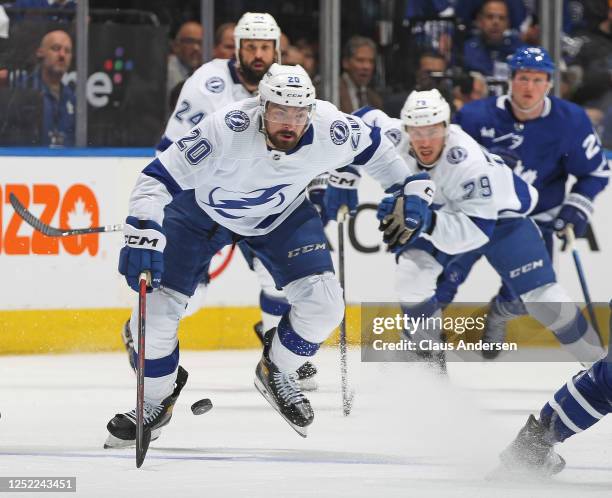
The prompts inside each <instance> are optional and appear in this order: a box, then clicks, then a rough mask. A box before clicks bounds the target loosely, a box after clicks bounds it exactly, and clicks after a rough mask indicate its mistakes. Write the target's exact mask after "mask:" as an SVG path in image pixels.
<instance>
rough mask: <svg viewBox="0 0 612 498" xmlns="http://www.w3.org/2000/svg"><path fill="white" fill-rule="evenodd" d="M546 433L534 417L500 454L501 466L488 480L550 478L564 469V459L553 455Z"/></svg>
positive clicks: (551, 445) (530, 417)
mask: <svg viewBox="0 0 612 498" xmlns="http://www.w3.org/2000/svg"><path fill="white" fill-rule="evenodd" d="M553 444H554V442H552V441H551V440H550V437H549V436H548V430H547V429H546V427H544V426H543V425H542V424H541V423H540V421H539V420H537V419H536V418H535V417H534V416H533V415H529V418H528V419H527V423H526V424H525V426H524V427H523V428H522V429H521V430H520V431H519V433H518V435H517V436H516V439H515V440H514V441H512V443H511V444H510V446H508V447H507V448H506V449H505V450H504V451H502V453H501V454H500V455H499V459H500V460H501V465H500V467H499V468H498V469H496V470H495V471H494V472H493V473H492V474H491V475H490V476H489V478H497V479H504V478H505V479H512V478H513V477H514V478H516V477H519V478H520V477H524V476H525V475H530V476H533V477H550V476H552V475H554V474H558V473H559V472H561V471H562V470H563V468H564V467H565V460H564V459H563V457H562V456H561V455H558V454H557V453H555V451H554V449H553Z"/></svg>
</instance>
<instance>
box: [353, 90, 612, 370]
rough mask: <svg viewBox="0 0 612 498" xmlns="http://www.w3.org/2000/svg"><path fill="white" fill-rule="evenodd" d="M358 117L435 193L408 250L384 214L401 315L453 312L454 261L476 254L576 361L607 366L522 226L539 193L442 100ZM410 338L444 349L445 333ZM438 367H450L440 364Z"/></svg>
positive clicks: (415, 97) (427, 97)
mask: <svg viewBox="0 0 612 498" xmlns="http://www.w3.org/2000/svg"><path fill="white" fill-rule="evenodd" d="M360 114H361V115H362V116H363V119H364V120H365V121H366V123H368V124H377V125H378V126H382V127H383V130H384V132H385V134H386V136H387V137H389V138H390V139H391V140H392V141H394V142H395V143H396V144H397V146H398V148H399V149H400V154H401V155H402V157H403V158H404V159H405V161H406V162H407V164H408V165H409V167H410V168H411V170H412V171H413V172H418V171H427V172H428V173H429V174H430V175H431V179H432V180H433V181H434V182H435V183H436V187H437V190H436V195H435V197H434V203H433V206H434V207H435V209H434V210H433V211H432V213H431V216H429V217H426V222H425V223H424V225H421V226H415V227H414V232H412V233H411V234H410V237H409V239H408V241H407V242H406V241H405V240H399V238H398V234H397V233H395V231H394V230H395V218H396V216H395V210H397V208H398V201H396V200H395V199H394V198H386V199H384V200H383V202H382V203H381V205H380V207H379V219H382V222H381V229H383V230H384V231H385V240H386V241H387V242H388V243H389V247H390V248H391V249H392V250H393V251H394V252H395V253H396V254H398V267H397V280H396V287H397V292H398V294H399V298H400V301H401V303H402V308H403V310H404V312H405V313H406V314H408V315H413V316H415V317H418V316H425V317H427V316H433V315H439V314H440V312H441V311H440V309H441V304H448V303H438V301H437V299H436V296H435V291H436V281H437V279H438V276H439V275H440V274H441V272H442V271H443V269H444V267H445V265H447V264H448V263H449V262H450V261H451V260H452V259H453V257H454V256H455V255H457V254H461V253H465V252H468V251H473V250H479V251H481V252H482V254H484V255H485V256H486V257H487V259H488V260H489V262H490V263H491V265H492V266H493V267H494V268H495V270H496V271H497V272H498V274H499V275H500V277H501V278H502V279H503V281H504V282H506V283H507V284H508V285H509V286H511V287H512V288H513V289H514V290H515V291H516V292H517V294H518V295H520V296H521V298H522V300H523V302H524V303H525V305H526V307H527V309H528V311H529V313H530V314H531V315H532V316H533V317H534V318H536V319H537V320H538V321H540V322H541V323H542V324H544V325H545V326H546V327H548V328H549V329H550V330H551V331H553V333H554V334H555V335H556V337H557V339H558V340H559V341H560V342H561V343H562V345H563V346H564V347H565V348H566V349H567V350H569V351H570V352H571V353H572V354H573V355H574V356H575V357H576V358H577V359H578V360H579V361H582V362H585V363H593V362H595V361H597V360H598V359H599V358H601V357H602V355H603V354H604V350H603V348H602V347H601V344H600V342H599V339H598V337H597V334H596V333H595V331H594V330H593V329H592V327H591V326H590V324H588V323H587V322H586V320H585V319H584V317H583V316H582V315H581V314H580V310H579V309H578V307H577V306H576V305H574V304H573V303H571V299H570V298H569V296H568V295H567V293H566V292H565V290H564V289H563V288H562V287H561V286H560V285H559V284H558V283H557V282H556V277H555V273H554V270H553V267H552V263H551V260H550V257H549V255H548V253H547V251H546V248H545V245H544V242H543V240H542V238H541V235H540V232H539V231H538V229H537V228H536V226H535V224H534V223H533V221H531V220H530V219H527V218H525V216H526V215H527V214H529V212H530V211H531V210H532V209H533V208H534V207H535V205H536V203H537V200H538V194H537V191H536V189H535V188H534V187H532V186H531V185H529V184H527V183H526V182H525V181H523V180H521V179H520V178H519V177H518V176H516V175H514V174H513V173H512V171H511V170H510V168H509V167H508V166H506V165H505V164H504V163H503V161H502V160H501V158H499V156H496V155H494V154H490V153H488V152H487V151H486V150H485V149H484V148H482V147H481V146H480V145H479V144H478V143H477V142H476V141H475V140H474V139H473V138H471V137H470V136H469V135H468V134H467V133H465V132H464V131H463V130H462V129H461V128H460V127H459V126H457V125H451V124H450V108H449V105H448V103H447V102H446V101H445V100H444V98H443V97H442V95H441V94H440V93H439V92H438V91H437V90H429V91H423V92H412V93H411V94H410V95H409V97H408V99H407V100H406V103H405V105H404V107H403V109H402V111H401V121H400V120H390V118H388V117H387V116H386V115H384V113H382V112H381V111H376V112H370V113H367V114H369V116H368V115H366V113H365V112H361V113H360V112H358V113H357V115H360ZM385 121H386V124H385ZM400 201H401V199H400ZM523 269H525V270H523ZM409 332H410V333H413V334H415V336H416V338H417V339H418V337H419V335H423V336H424V338H426V339H430V340H432V341H434V342H437V343H441V342H442V340H443V338H442V336H441V331H433V333H431V331H430V333H428V332H426V331H424V330H416V331H409ZM440 349H441V350H443V348H440ZM425 353H426V352H425ZM436 359H437V360H439V361H441V362H442V366H443V354H439V355H437V358H436Z"/></svg>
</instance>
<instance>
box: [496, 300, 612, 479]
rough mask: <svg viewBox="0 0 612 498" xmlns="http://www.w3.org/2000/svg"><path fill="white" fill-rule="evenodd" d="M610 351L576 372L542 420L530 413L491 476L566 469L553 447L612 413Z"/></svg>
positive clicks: (543, 473)
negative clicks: (605, 355) (592, 363)
mask: <svg viewBox="0 0 612 498" xmlns="http://www.w3.org/2000/svg"><path fill="white" fill-rule="evenodd" d="M611 304H612V303H611ZM611 329H612V327H611ZM610 332H611V336H612V330H610ZM611 353H612V350H610V349H609V350H608V355H607V357H606V358H603V359H601V360H599V361H598V362H597V363H595V364H594V365H593V366H591V367H590V368H589V369H588V370H583V371H581V372H579V373H577V374H576V375H574V377H572V378H571V379H570V380H569V381H568V382H567V383H566V384H565V385H564V386H563V387H561V388H560V389H559V390H558V391H557V392H556V393H555V394H554V396H553V397H552V399H551V400H550V401H549V402H548V403H546V404H545V405H544V406H543V407H542V409H541V410H540V417H539V419H536V418H535V417H534V416H533V415H530V416H529V418H528V419H527V422H526V424H525V426H524V427H523V428H522V429H521V430H520V432H519V433H518V435H517V437H516V439H515V440H514V441H513V442H512V443H511V444H510V446H508V448H506V449H505V450H504V451H503V452H502V454H501V455H500V460H501V466H500V467H499V468H498V469H497V470H496V471H495V472H493V473H492V474H491V476H490V477H491V478H512V477H520V476H521V475H522V474H525V473H529V474H536V475H538V476H550V475H553V474H556V473H558V472H561V470H563V467H565V460H564V459H563V457H561V456H560V455H558V454H557V453H555V451H554V449H553V446H554V445H555V444H557V443H562V442H563V441H565V440H566V439H567V438H569V437H571V436H573V435H575V434H577V433H579V432H582V431H585V430H587V429H588V428H589V427H591V426H593V425H594V424H596V423H597V422H598V421H599V420H601V419H602V418H603V417H604V416H606V415H607V414H608V413H610V412H612V354H611Z"/></svg>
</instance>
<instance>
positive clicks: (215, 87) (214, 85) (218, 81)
mask: <svg viewBox="0 0 612 498" xmlns="http://www.w3.org/2000/svg"><path fill="white" fill-rule="evenodd" d="M204 86H205V87H206V89H207V90H208V91H209V92H211V93H221V92H222V91H223V90H224V89H225V80H223V78H219V76H212V77H211V78H208V79H207V80H206V82H205V83H204Z"/></svg>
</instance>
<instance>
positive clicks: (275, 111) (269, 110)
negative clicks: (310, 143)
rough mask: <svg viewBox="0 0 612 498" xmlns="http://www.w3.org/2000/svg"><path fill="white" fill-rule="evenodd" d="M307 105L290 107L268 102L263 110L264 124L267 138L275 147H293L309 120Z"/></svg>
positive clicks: (284, 148) (279, 148)
mask: <svg viewBox="0 0 612 498" xmlns="http://www.w3.org/2000/svg"><path fill="white" fill-rule="evenodd" d="M310 113H311V111H310V109H309V108H308V107H291V106H284V105H279V104H273V103H268V104H267V106H266V110H265V112H264V117H263V118H264V126H265V127H266V134H267V137H268V140H269V141H270V143H271V144H272V146H273V147H274V148H275V149H278V150H282V151H287V150H291V149H293V148H294V147H295V146H296V145H297V143H298V141H299V140H300V138H302V135H303V134H304V130H305V129H306V126H307V125H308V122H309V120H310Z"/></svg>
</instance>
